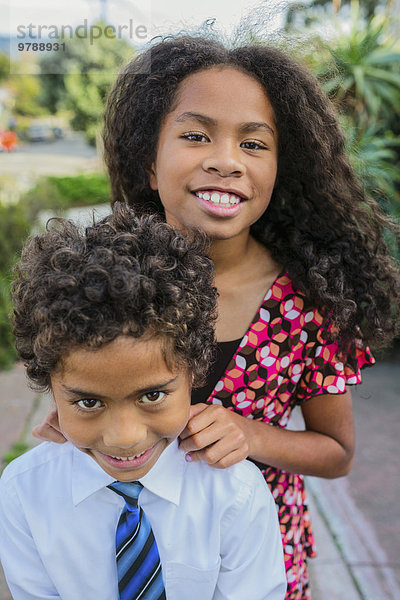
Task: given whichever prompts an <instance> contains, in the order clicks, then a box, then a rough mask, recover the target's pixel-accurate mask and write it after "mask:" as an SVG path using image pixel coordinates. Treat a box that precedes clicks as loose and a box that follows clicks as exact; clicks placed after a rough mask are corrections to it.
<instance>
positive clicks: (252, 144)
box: [241, 141, 267, 150]
mask: <svg viewBox="0 0 400 600" xmlns="http://www.w3.org/2000/svg"><path fill="white" fill-rule="evenodd" d="M241 146H242V147H244V148H247V149H248V150H266V149H267V147H266V146H265V145H264V144H262V143H261V142H256V141H248V142H242V143H241Z"/></svg>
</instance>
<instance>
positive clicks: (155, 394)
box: [140, 392, 165, 404]
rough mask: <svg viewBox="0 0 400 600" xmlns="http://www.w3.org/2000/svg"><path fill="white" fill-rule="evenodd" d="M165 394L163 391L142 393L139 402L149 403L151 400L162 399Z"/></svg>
mask: <svg viewBox="0 0 400 600" xmlns="http://www.w3.org/2000/svg"><path fill="white" fill-rule="evenodd" d="M164 396H165V392H147V394H143V396H142V397H141V398H140V402H143V403H144V404H150V403H152V402H158V401H159V400H162V399H163V398H164Z"/></svg>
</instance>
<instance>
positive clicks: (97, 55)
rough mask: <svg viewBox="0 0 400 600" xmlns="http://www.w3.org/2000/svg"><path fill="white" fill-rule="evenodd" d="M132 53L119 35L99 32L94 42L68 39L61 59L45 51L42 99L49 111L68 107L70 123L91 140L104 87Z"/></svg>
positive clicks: (93, 141) (99, 112)
mask: <svg viewBox="0 0 400 600" xmlns="http://www.w3.org/2000/svg"><path fill="white" fill-rule="evenodd" d="M97 25H99V26H103V27H104V24H102V23H98V24H97ZM132 55H133V49H132V47H131V46H130V45H129V43H128V42H126V41H125V40H121V39H116V38H115V39H110V38H106V37H104V36H102V37H100V38H99V39H96V40H95V42H94V43H93V42H92V43H91V42H90V39H89V38H74V39H72V40H68V43H67V44H66V51H65V52H64V53H63V56H62V57H61V59H60V57H59V56H57V57H54V56H51V55H49V57H46V58H44V59H43V60H42V61H41V63H40V68H41V73H42V78H43V87H42V94H41V100H42V102H43V103H44V105H45V106H46V107H47V108H48V109H49V110H50V112H52V113H54V112H56V111H57V110H59V109H60V108H67V109H70V110H71V111H72V112H73V115H74V116H73V118H72V121H71V125H72V127H73V128H74V129H76V130H78V131H84V132H85V135H86V138H87V140H88V141H89V143H91V144H94V143H95V140H96V135H97V133H98V131H99V127H100V124H101V117H102V114H103V110H104V105H105V98H106V95H107V93H108V90H109V88H110V86H111V83H112V82H113V81H114V79H115V76H116V74H117V73H118V71H119V69H120V68H121V66H122V64H123V62H124V61H125V60H127V59H128V58H130V57H132Z"/></svg>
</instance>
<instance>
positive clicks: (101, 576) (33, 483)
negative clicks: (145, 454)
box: [0, 441, 286, 600]
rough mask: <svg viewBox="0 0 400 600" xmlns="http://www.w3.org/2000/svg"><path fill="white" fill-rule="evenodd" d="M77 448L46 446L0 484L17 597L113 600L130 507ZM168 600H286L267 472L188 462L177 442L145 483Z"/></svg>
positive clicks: (2, 526) (3, 538)
mask: <svg viewBox="0 0 400 600" xmlns="http://www.w3.org/2000/svg"><path fill="white" fill-rule="evenodd" d="M112 481H113V479H112V477H110V476H109V475H107V473H105V472H104V471H103V470H102V469H101V468H100V467H99V465H98V464H97V463H96V462H95V461H94V460H93V458H91V457H90V456H88V455H87V454H85V453H83V452H81V451H80V450H77V449H76V448H74V447H73V446H72V445H71V444H70V443H66V444H63V445H58V444H53V443H51V442H46V443H44V444H40V445H39V446H37V447H36V448H34V449H33V450H31V451H30V452H27V453H26V454H25V455H23V456H22V457H20V458H18V459H16V460H15V461H13V462H12V463H11V464H10V465H9V466H8V467H7V468H6V469H5V471H4V473H3V475H2V477H1V480H0V558H1V562H2V564H3V568H4V572H5V575H6V579H7V582H8V585H9V587H10V590H11V593H12V595H13V598H14V599H15V600H33V599H35V600H50V599H55V598H62V599H63V600H116V599H117V598H118V583H117V569H116V561H115V531H116V527H117V523H118V520H119V516H120V513H121V510H122V508H123V506H124V501H123V499H122V498H121V497H120V496H119V495H118V494H116V493H115V492H113V491H112V490H110V489H108V488H107V487H106V486H107V485H108V484H109V483H111V482H112ZM140 481H141V483H142V484H143V486H144V489H143V490H142V492H141V494H140V496H139V504H140V505H141V506H142V507H143V510H144V511H145V512H146V514H147V516H148V518H149V521H150V523H151V525H152V528H153V532H154V535H155V538H156V541H157V545H158V549H159V553H160V558H161V564H162V569H163V577H164V582H165V588H166V595H167V599H168V600H188V599H189V598H190V600H211V599H212V600H282V599H283V598H284V595H285V590H286V575H285V569H284V563H283V552H282V542H281V536H280V532H279V525H278V519H277V513H276V507H275V503H274V501H273V499H272V496H271V494H270V492H269V490H268V487H267V485H266V483H265V481H264V479H263V477H262V475H261V473H260V472H259V471H258V469H257V468H256V467H255V466H254V465H253V464H251V463H250V462H248V461H243V462H241V463H239V464H237V465H234V466H233V467H230V468H228V469H223V470H219V469H213V468H212V467H209V466H208V465H207V464H205V463H201V462H192V463H187V462H186V461H185V458H184V454H183V452H182V451H181V450H179V448H178V444H177V442H176V441H175V442H173V443H172V444H170V446H168V447H167V448H166V449H165V450H164V452H163V453H162V454H161V456H160V458H159V459H158V461H157V463H156V464H155V465H154V467H153V468H152V469H151V470H150V471H149V472H148V473H147V474H146V475H145V476H144V477H142V479H140Z"/></svg>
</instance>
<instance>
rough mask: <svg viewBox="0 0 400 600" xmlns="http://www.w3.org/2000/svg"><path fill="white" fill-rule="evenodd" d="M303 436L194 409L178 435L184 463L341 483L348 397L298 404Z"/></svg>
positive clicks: (349, 431) (348, 447)
mask: <svg viewBox="0 0 400 600" xmlns="http://www.w3.org/2000/svg"><path fill="white" fill-rule="evenodd" d="M302 412H303V417H304V421H305V427H306V429H305V431H291V430H287V429H282V428H280V427H276V426H271V425H269V424H268V423H263V422H261V421H253V420H252V419H247V418H245V417H242V416H241V415H238V414H237V413H234V412H232V411H230V410H228V409H226V408H224V407H222V406H219V405H206V404H197V405H195V406H192V407H191V413H190V419H189V422H188V424H187V426H186V429H185V430H184V431H183V433H182V434H181V440H182V441H181V448H182V449H183V450H184V452H187V453H190V455H189V457H188V459H187V460H190V458H192V460H203V461H205V462H207V463H208V464H210V465H211V466H213V467H216V468H225V467H229V466H230V465H233V464H235V463H237V462H239V461H240V460H243V459H244V458H252V459H253V460H256V461H259V462H262V463H264V464H267V465H270V466H272V467H276V468H278V469H282V470H284V471H289V472H291V473H299V474H303V475H314V476H317V477H328V478H334V477H340V476H342V475H346V474H347V473H348V472H349V471H350V469H351V466H352V462H353V454H354V427H353V411H352V403H351V394H350V391H348V390H347V391H346V392H345V393H344V394H326V395H320V396H315V397H313V398H311V399H310V400H308V401H307V402H305V403H304V404H302Z"/></svg>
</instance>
